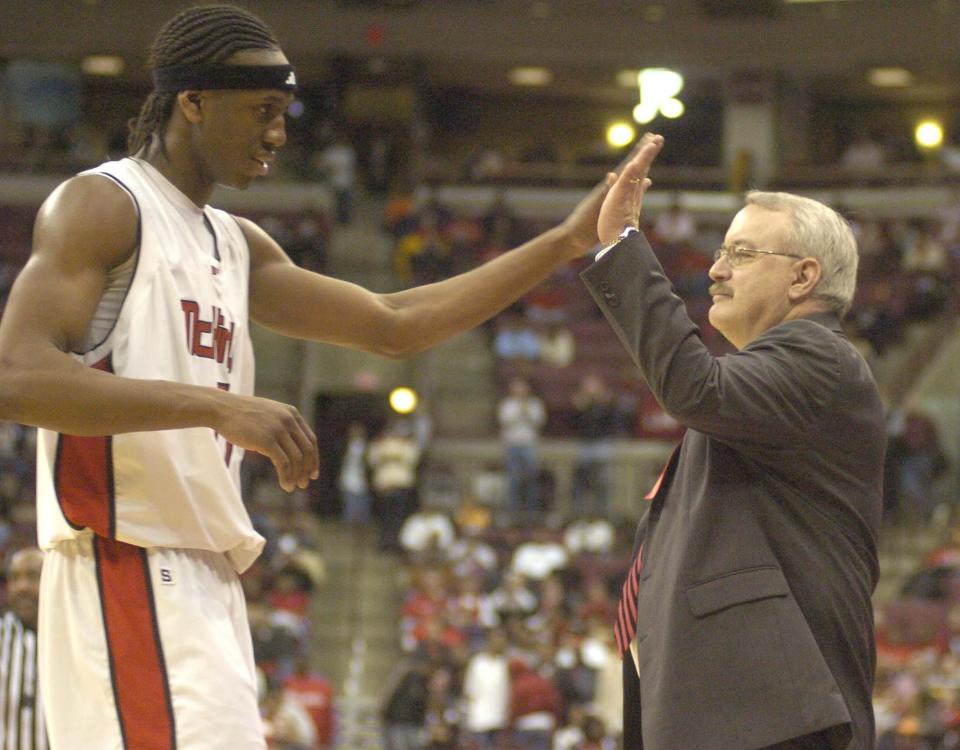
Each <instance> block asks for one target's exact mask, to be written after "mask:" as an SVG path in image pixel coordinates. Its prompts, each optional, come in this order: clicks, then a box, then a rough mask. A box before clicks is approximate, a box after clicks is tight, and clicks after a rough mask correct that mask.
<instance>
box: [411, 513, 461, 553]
mask: <svg viewBox="0 0 960 750" xmlns="http://www.w3.org/2000/svg"><path fill="white" fill-rule="evenodd" d="M455 539H456V533H455V531H454V528H453V521H451V520H450V516H448V515H447V514H446V513H441V512H440V511H436V510H430V509H428V508H427V509H423V510H420V511H418V512H416V513H414V514H413V515H412V516H410V517H408V518H407V520H406V521H404V522H403V526H401V527H400V546H401V547H403V549H404V550H406V551H407V552H408V553H410V554H411V555H412V556H413V557H414V558H425V559H431V560H437V561H442V560H445V559H446V558H447V555H448V553H449V550H450V547H451V545H452V544H453V542H454V540H455Z"/></svg>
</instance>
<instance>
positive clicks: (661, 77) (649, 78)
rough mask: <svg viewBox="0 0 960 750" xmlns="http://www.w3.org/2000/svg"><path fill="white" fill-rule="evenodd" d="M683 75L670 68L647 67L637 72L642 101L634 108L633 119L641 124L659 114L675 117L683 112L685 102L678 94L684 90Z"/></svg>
mask: <svg viewBox="0 0 960 750" xmlns="http://www.w3.org/2000/svg"><path fill="white" fill-rule="evenodd" d="M683 84H684V81H683V76H682V75H680V73H678V72H677V71H675V70H670V69H669V68H645V69H644V70H641V71H640V72H639V73H638V74H637V86H638V87H639V88H640V102H639V103H638V104H637V106H636V107H634V108H633V119H634V120H636V121H637V122H638V123H640V124H641V125H646V124H647V123H648V122H651V121H652V120H653V119H654V118H655V117H656V116H657V115H658V114H663V115H664V116H665V117H669V118H675V117H680V115H682V114H683V111H684V106H683V102H681V101H680V100H679V99H677V98H676V97H677V94H679V93H680V92H681V91H682V90H683Z"/></svg>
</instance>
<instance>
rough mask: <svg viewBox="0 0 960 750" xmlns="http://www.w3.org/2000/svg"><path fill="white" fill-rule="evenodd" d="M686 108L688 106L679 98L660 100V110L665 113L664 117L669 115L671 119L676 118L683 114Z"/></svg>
mask: <svg viewBox="0 0 960 750" xmlns="http://www.w3.org/2000/svg"><path fill="white" fill-rule="evenodd" d="M685 110H686V107H684V106H683V102H682V101H680V100H679V99H664V100H663V101H662V102H660V112H662V113H663V116H664V117H669V118H670V119H671V120H676V119H677V118H678V117H680V116H682V115H683V113H684V111H685Z"/></svg>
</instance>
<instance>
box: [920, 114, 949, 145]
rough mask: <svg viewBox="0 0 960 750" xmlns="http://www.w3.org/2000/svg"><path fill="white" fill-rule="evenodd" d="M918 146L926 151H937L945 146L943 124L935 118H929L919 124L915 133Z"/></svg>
mask: <svg viewBox="0 0 960 750" xmlns="http://www.w3.org/2000/svg"><path fill="white" fill-rule="evenodd" d="M913 137H914V140H915V141H916V143H917V146H919V147H920V148H922V149H923V150H924V151H936V150H937V149H938V148H940V147H941V146H943V123H941V122H940V121H939V120H938V119H935V118H932V117H931V118H927V119H925V120H921V121H920V122H918V123H917V128H916V130H914V132H913Z"/></svg>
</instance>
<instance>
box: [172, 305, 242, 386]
mask: <svg viewBox="0 0 960 750" xmlns="http://www.w3.org/2000/svg"><path fill="white" fill-rule="evenodd" d="M180 308H181V309H182V310H183V317H184V322H185V323H186V332H187V349H188V350H189V352H190V353H191V354H192V355H193V356H194V357H203V358H204V359H215V360H217V362H218V363H220V364H223V363H224V362H226V365H227V372H231V371H232V370H233V331H234V327H235V326H234V323H233V322H232V321H229V326H230V327H229V328H228V327H227V323H228V321H226V320H225V319H224V317H223V311H222V310H221V309H220V308H219V307H217V306H216V305H212V306H211V311H212V312H211V315H210V319H209V320H205V319H203V318H202V317H201V316H200V305H199V303H197V302H195V301H194V300H192V299H183V300H180Z"/></svg>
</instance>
